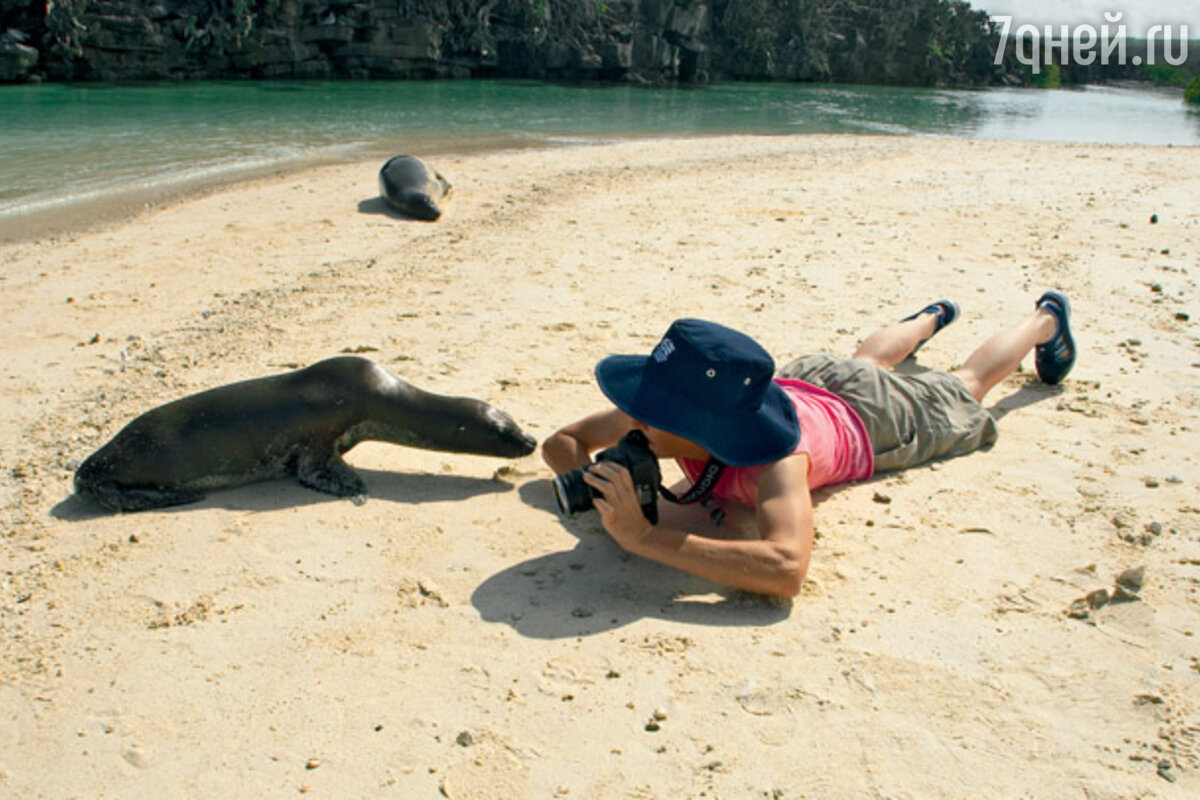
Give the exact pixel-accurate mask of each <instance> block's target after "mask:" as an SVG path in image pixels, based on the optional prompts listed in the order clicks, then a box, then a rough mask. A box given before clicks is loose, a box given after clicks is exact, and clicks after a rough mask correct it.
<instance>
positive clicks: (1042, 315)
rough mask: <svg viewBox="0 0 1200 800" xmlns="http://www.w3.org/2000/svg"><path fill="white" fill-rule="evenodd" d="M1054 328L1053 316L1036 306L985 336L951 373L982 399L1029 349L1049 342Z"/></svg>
mask: <svg viewBox="0 0 1200 800" xmlns="http://www.w3.org/2000/svg"><path fill="white" fill-rule="evenodd" d="M1057 330H1058V322H1057V320H1055V318H1054V316H1053V315H1051V314H1050V312H1048V311H1046V310H1045V309H1043V308H1039V309H1038V310H1037V311H1035V312H1034V313H1033V314H1031V315H1030V316H1028V317H1026V318H1025V319H1024V320H1022V321H1021V322H1019V323H1017V324H1016V325H1014V326H1013V327H1011V328H1009V329H1008V330H1005V331H1001V332H1000V333H997V334H996V335H995V336H993V337H992V338H990V339H988V340H987V341H986V342H984V343H983V344H982V345H981V346H980V348H979V349H978V350H976V351H975V352H974V353H972V354H971V355H970V356H969V357H968V358H967V360H966V362H965V363H964V364H963V365H962V366H961V367H959V368H958V369H956V370H954V372H952V373H951V374H952V375H955V376H957V377H958V378H959V379H960V380H961V381H962V382H963V383H965V384H966V385H967V389H968V390H969V391H970V392H971V394H972V395H973V396H974V397H975V399H976V400H978V401H980V402H983V398H984V396H985V395H986V394H987V393H988V392H990V391H991V390H992V388H993V387H994V386H995V385H996V384H998V383H1000V381H1002V380H1004V379H1005V378H1007V377H1008V376H1009V375H1011V374H1012V373H1013V372H1014V371H1015V370H1016V369H1017V367H1018V366H1019V365H1020V363H1021V359H1023V358H1025V356H1026V355H1028V353H1029V351H1030V350H1032V349H1033V348H1034V347H1035V346H1037V345H1039V344H1042V343H1044V342H1048V341H1050V339H1051V338H1053V336H1054V334H1055V332H1056V331H1057Z"/></svg>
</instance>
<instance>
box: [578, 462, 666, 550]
mask: <svg viewBox="0 0 1200 800" xmlns="http://www.w3.org/2000/svg"><path fill="white" fill-rule="evenodd" d="M583 480H584V481H585V482H586V483H587V485H588V486H591V487H592V488H593V489H595V490H596V491H598V492H600V494H601V497H595V498H593V500H592V503H593V505H595V507H596V511H598V512H600V522H601V523H603V525H604V529H605V530H606V531H608V533H609V535H611V536H612V537H613V538H614V539H616V540H617V544H619V545H621V547H623V548H624V549H626V550H629V551H630V552H638V551H639V545H640V544H641V543H642V542H644V541H645V540H646V539H648V538H649V537H650V535H651V534H652V533H653V531H654V526H653V525H651V524H650V520H648V519H646V516H645V514H643V513H642V506H641V504H640V503H638V499H637V492H636V491H634V488H633V478H632V477H631V476H630V474H629V470H628V469H626V468H625V467H623V466H621V465H620V464H614V463H613V462H611V461H600V462H598V463H596V464H592V465H591V466H590V467H588V468H587V469H586V470H584V473H583Z"/></svg>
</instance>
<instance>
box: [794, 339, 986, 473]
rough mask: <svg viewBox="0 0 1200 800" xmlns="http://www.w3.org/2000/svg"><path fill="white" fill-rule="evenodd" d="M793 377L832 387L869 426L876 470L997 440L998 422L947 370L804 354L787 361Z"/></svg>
mask: <svg viewBox="0 0 1200 800" xmlns="http://www.w3.org/2000/svg"><path fill="white" fill-rule="evenodd" d="M779 376H780V377H781V378H794V379H796V380H799V381H804V382H805V383H811V384H813V385H814V386H819V387H820V388H822V389H825V390H827V391H830V392H833V393H834V394H836V395H837V396H838V397H841V398H842V399H843V400H845V401H846V402H847V403H849V404H850V407H851V408H853V409H854V410H855V411H856V412H857V413H858V416H859V417H860V418H861V419H862V421H863V424H864V425H865V426H866V428H867V435H868V436H869V437H870V438H871V448H872V450H874V451H875V471H876V472H887V471H891V470H898V469H906V468H908V467H915V466H917V465H918V464H924V463H925V462H926V461H931V460H933V459H935V458H952V457H954V456H960V455H963V454H964V453H970V452H971V451H973V450H978V449H980V448H981V447H986V446H988V445H990V444H992V443H993V442H995V441H996V437H997V435H998V433H999V432H998V431H997V429H996V421H995V420H993V419H992V416H991V414H989V413H988V412H987V410H986V409H985V408H984V407H983V406H982V405H980V404H979V401H978V400H976V399H975V398H974V397H972V396H971V393H970V392H969V391H967V387H966V384H964V383H963V382H962V381H961V380H959V379H958V378H956V377H954V376H953V375H951V374H950V373H948V372H941V371H940V370H928V371H926V372H922V373H919V374H916V375H899V374H897V373H895V372H891V371H890V370H886V369H883V368H881V367H877V366H875V365H874V364H871V363H870V362H867V361H861V360H858V359H846V358H835V357H834V356H830V355H812V356H801V357H800V358H797V359H796V360H795V361H792V362H790V363H788V364H786V365H784V367H783V369H781V370H780V371H779Z"/></svg>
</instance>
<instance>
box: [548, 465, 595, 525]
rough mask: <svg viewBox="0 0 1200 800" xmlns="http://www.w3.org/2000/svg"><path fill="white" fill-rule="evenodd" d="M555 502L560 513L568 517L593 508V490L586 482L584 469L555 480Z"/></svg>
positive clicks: (573, 471) (572, 471) (575, 470)
mask: <svg viewBox="0 0 1200 800" xmlns="http://www.w3.org/2000/svg"><path fill="white" fill-rule="evenodd" d="M554 500H555V501H556V502H557V503H558V511H559V513H560V514H563V515H565V516H568V517H569V516H571V515H572V514H577V513H579V512H580V511H587V510H588V509H590V508H591V507H592V489H591V487H590V486H588V485H587V484H586V483H585V482H584V480H583V470H582V469H573V470H571V471H570V472H568V473H566V474H563V475H559V476H558V477H557V478H555V479H554Z"/></svg>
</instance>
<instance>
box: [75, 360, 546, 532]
mask: <svg viewBox="0 0 1200 800" xmlns="http://www.w3.org/2000/svg"><path fill="white" fill-rule="evenodd" d="M366 440H378V441H385V442H393V443H395V444H402V445H408V446H410V447H421V448H425V449H428V450H442V451H447V452H455V453H474V454H476V455H485V456H500V457H515V456H524V455H528V454H529V453H532V452H533V450H534V447H535V446H536V442H535V440H534V439H533V438H532V437H530V436H528V435H527V434H525V433H524V432H523V431H522V430H521V428H520V427H519V426H518V425H517V423H516V422H514V421H513V420H512V418H511V417H509V416H508V415H507V414H505V413H504V412H502V411H500V410H499V409H497V408H494V407H492V406H490V405H488V404H487V403H484V402H482V401H480V400H473V399H470V398H466V397H446V396H443V395H436V394H430V393H429V392H424V391H422V390H420V389H417V388H416V387H414V386H412V385H410V384H409V383H407V382H405V381H403V380H401V379H399V378H397V377H395V376H394V375H392V374H391V373H389V372H388V371H387V370H385V369H383V368H382V367H380V366H379V365H378V364H375V363H374V362H372V361H369V360H367V359H365V358H358V357H356V356H340V357H337V358H330V359H326V360H325V361H319V362H317V363H316V364H313V365H312V366H310V367H306V368H304V369H299V370H295V371H293V372H287V373H284V374H282V375H272V376H269V377H265V378H256V379H253V380H247V381H241V382H239V383H233V384H229V385H227V386H221V387H218V388H216V389H210V390H208V391H206V392H200V393H199V394H193V395H189V396H187V397H184V398H182V399H179V400H176V401H174V402H171V403H167V404H166V405H163V406H159V407H158V408H154V409H152V410H150V411H148V412H146V413H145V414H143V415H141V416H140V417H138V418H137V419H135V420H133V421H132V422H130V423H129V424H128V425H126V426H125V428H124V429H122V430H121V431H120V432H119V433H118V434H117V435H116V436H114V437H113V438H112V440H111V441H109V442H108V444H106V445H104V446H103V447H101V448H100V449H99V450H97V451H96V452H95V453H93V454H92V455H91V456H90V457H89V458H88V459H87V460H86V461H85V462H83V465H82V466H80V467H79V469H78V470H77V471H76V473H75V491H76V492H77V493H78V494H81V495H90V496H92V497H94V498H96V500H97V501H99V502H100V504H101V505H103V506H105V507H106V508H109V509H112V510H114V511H140V510H143V509H149V508H161V507H163V506H172V505H180V504H183V503H191V502H195V501H197V500H200V499H201V498H202V497H204V493H205V492H206V491H209V490H211V489H222V488H227V487H231V486H241V485H243V484H247V483H252V482H254V481H260V480H268V479H271V478H281V477H283V476H285V475H295V476H296V478H297V479H298V480H299V481H300V483H301V484H303V485H304V486H307V487H309V488H310V489H316V490H317V491H319V492H325V493H326V494H332V495H336V496H338V497H349V496H353V495H360V494H363V493H365V492H366V486H365V485H364V484H363V481H362V478H360V477H359V476H358V474H357V473H355V472H354V470H353V469H351V468H350V466H349V465H347V464H346V462H345V461H343V460H342V454H343V453H345V452H346V451H347V450H349V449H350V448H352V447H354V446H355V445H356V444H358V443H359V442H362V441H366Z"/></svg>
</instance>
